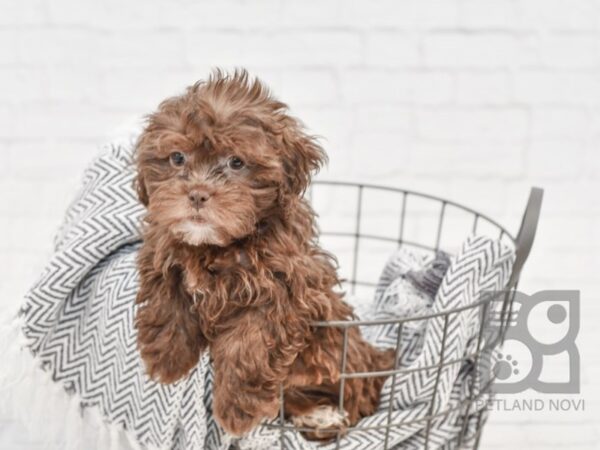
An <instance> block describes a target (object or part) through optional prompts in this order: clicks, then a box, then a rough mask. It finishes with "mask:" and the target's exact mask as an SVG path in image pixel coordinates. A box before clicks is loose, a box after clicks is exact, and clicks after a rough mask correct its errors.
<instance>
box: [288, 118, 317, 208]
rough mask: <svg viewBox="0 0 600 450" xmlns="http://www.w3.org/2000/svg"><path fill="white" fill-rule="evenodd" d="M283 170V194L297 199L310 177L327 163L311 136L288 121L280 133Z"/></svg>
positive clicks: (299, 126) (300, 127)
mask: <svg viewBox="0 0 600 450" xmlns="http://www.w3.org/2000/svg"><path fill="white" fill-rule="evenodd" d="M282 143H283V155H282V159H283V169H284V171H285V176H286V186H285V187H284V188H283V191H284V192H283V194H284V195H285V194H291V195H293V196H295V197H298V196H300V195H302V194H303V193H304V191H305V190H306V188H307V187H308V185H309V184H310V180H311V178H312V175H313V174H314V173H316V172H318V170H319V169H320V168H321V166H323V164H325V163H326V162H327V155H326V154H325V152H324V151H323V149H322V148H321V146H320V145H319V144H318V142H317V140H316V138H315V137H313V136H309V135H307V134H306V133H305V132H304V130H303V129H302V125H301V124H300V123H299V122H298V121H297V120H294V119H291V118H290V119H289V121H288V124H287V125H286V126H285V127H284V129H283V132H282Z"/></svg>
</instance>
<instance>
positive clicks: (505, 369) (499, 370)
mask: <svg viewBox="0 0 600 450" xmlns="http://www.w3.org/2000/svg"><path fill="white" fill-rule="evenodd" d="M496 357H497V358H498V360H497V361H496V364H494V369H493V370H494V375H495V376H496V378H497V379H498V380H507V379H509V378H510V377H511V376H512V375H519V368H518V366H519V362H518V361H517V360H516V359H513V357H512V356H511V355H503V354H502V353H498V354H497V355H496Z"/></svg>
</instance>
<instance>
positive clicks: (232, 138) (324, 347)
mask: <svg viewBox="0 0 600 450" xmlns="http://www.w3.org/2000/svg"><path fill="white" fill-rule="evenodd" d="M136 155H137V166H138V179H137V191H138V195H139V198H140V200H141V201H142V202H143V203H144V204H145V205H146V206H147V209H148V213H147V217H146V222H147V223H146V227H145V231H144V243H143V246H142V248H141V250H140V254H139V259H138V265H139V270H140V276H141V281H140V283H141V286H140V290H139V294H138V297H137V302H138V303H139V308H138V310H137V316H136V327H137V329H138V346H139V349H140V352H141V355H142V358H143V360H144V362H145V364H146V367H147V370H148V373H149V374H150V376H151V377H153V378H154V379H156V380H158V381H160V382H163V383H172V382H174V381H177V380H178V379H180V378H182V377H184V376H186V374H188V373H189V371H190V370H191V369H192V368H193V367H194V366H195V365H196V364H197V362H198V359H199V356H200V354H201V352H202V351H203V350H205V349H208V350H209V352H210V356H211V358H212V361H213V364H214V371H215V386H214V414H215V416H216V418H217V419H218V421H219V423H220V424H221V425H222V426H223V427H224V428H225V429H226V430H227V431H228V432H230V433H232V434H235V435H243V434H245V433H247V432H248V431H249V430H251V429H252V428H253V427H255V426H256V425H257V424H258V423H259V422H261V421H262V420H263V419H265V418H272V417H275V416H276V415H277V412H278V408H279V386H280V385H281V384H283V386H284V390H285V411H286V414H287V415H288V416H300V415H302V414H306V413H309V412H310V411H311V410H313V409H314V408H316V407H317V406H318V405H323V404H329V405H337V403H338V392H339V385H340V367H341V349H342V341H343V330H342V329H340V328H316V327H314V326H313V325H312V323H313V322H315V321H324V320H348V319H351V318H352V310H351V308H350V307H349V306H348V305H347V304H346V303H344V302H343V301H342V296H341V294H339V293H338V292H336V290H335V288H336V286H338V285H339V280H338V277H337V274H336V270H335V261H334V260H333V258H332V257H331V256H330V255H329V254H328V253H326V252H325V251H323V250H322V249H321V248H319V246H318V245H317V240H316V236H317V234H316V229H315V219H314V213H313V211H312V209H311V207H310V206H309V205H308V203H307V202H306V201H305V200H304V199H303V196H302V194H303V192H304V191H305V189H306V188H307V186H308V184H309V182H310V178H311V174H312V173H313V172H314V171H316V170H317V169H318V168H319V167H320V165H321V164H322V163H323V162H324V160H325V154H324V152H323V150H322V149H321V147H320V146H319V145H318V144H317V143H316V142H315V140H314V139H313V138H312V137H310V136H308V135H307V134H305V132H304V130H303V128H302V126H301V124H300V123H299V122H298V121H297V120H296V119H294V118H292V117H291V116H289V115H288V114H287V107H286V106H285V105H284V104H283V103H280V102H279V101H277V100H275V99H273V97H272V96H271V95H270V94H269V92H268V91H267V90H266V89H265V87H264V86H263V85H262V84H261V83H260V82H258V81H252V80H250V79H249V77H248V75H247V73H246V72H245V71H238V72H236V73H234V74H233V75H227V74H224V73H222V72H219V71H217V72H215V73H214V74H213V75H212V76H211V77H210V78H209V79H208V81H206V82H199V83H196V84H195V85H193V86H191V87H189V88H188V89H187V90H186V92H185V93H184V94H183V95H181V96H178V97H173V98H169V99H167V100H165V101H164V102H163V103H161V105H160V106H159V108H158V111H156V112H155V113H153V114H151V115H150V116H149V118H148V123H147V126H146V128H145V130H144V132H143V133H142V135H141V137H140V138H139V141H138V143H137V153H136ZM348 342H349V345H348V357H347V371H348V372H363V371H373V370H382V369H386V368H389V367H391V366H392V364H393V363H392V359H393V356H392V355H391V353H390V352H382V351H379V350H377V349H375V348H374V347H372V346H370V345H369V344H368V343H366V342H365V341H364V340H363V339H362V337H361V335H360V333H359V331H358V329H357V328H350V329H349V339H348ZM383 381H384V379H383V378H382V377H378V378H360V379H349V380H347V382H346V383H345V389H344V408H345V410H346V411H347V413H348V419H349V423H350V424H351V425H352V424H355V423H356V422H357V421H358V420H359V419H360V418H361V417H364V416H366V415H369V414H372V413H373V412H374V411H375V409H376V407H377V404H378V402H379V392H380V388H381V385H382V383H383ZM311 437H322V436H320V435H317V434H313V435H311Z"/></svg>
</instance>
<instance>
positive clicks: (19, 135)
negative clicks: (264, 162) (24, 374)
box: [0, 0, 600, 450]
mask: <svg viewBox="0 0 600 450" xmlns="http://www.w3.org/2000/svg"><path fill="white" fill-rule="evenodd" d="M214 66H222V67H225V68H230V67H234V66H243V67H246V68H248V69H249V70H250V71H251V72H252V73H253V74H254V75H258V76H259V77H260V78H262V79H263V80H264V81H266V82H267V83H268V84H269V85H270V86H271V87H272V89H273V91H274V92H275V94H276V95H277V96H279V97H280V98H281V99H282V100H283V101H285V102H287V103H288V104H289V105H290V106H291V109H292V111H293V113H294V114H295V115H297V116H299V117H300V118H302V120H303V121H304V122H305V123H306V124H307V126H308V127H309V128H310V130H312V132H314V133H315V134H318V135H321V136H323V144H324V146H325V147H326V149H327V151H328V153H329V155H330V164H329V167H328V168H327V169H326V170H325V171H324V172H323V173H322V174H321V175H320V177H321V178H328V179H345V180H354V181H357V180H360V181H365V182H377V183H381V184H390V185H396V186H402V187H406V188H410V189H415V190H421V191H425V192H429V193H432V194H436V195H442V196H445V197H448V198H450V199H453V200H456V201H459V202H462V203H464V204H466V205H469V206H471V207H474V208H476V209H478V210H480V211H482V212H483V213H486V214H489V215H490V216H492V217H494V218H496V219H497V220H499V221H500V222H501V223H503V224H506V225H507V226H508V227H509V228H510V229H511V230H514V231H516V227H517V225H518V222H519V220H520V214H521V212H522V209H523V207H524V202H525V200H526V196H527V194H528V190H529V187H530V186H531V185H539V186H541V187H544V188H545V189H546V198H545V203H544V210H543V216H542V220H541V224H540V228H539V234H538V238H537V241H536V244H535V246H534V251H533V253H532V255H531V258H530V261H529V263H528V264H527V266H526V268H525V272H524V274H523V277H522V281H521V285H520V288H521V290H523V291H525V292H527V293H530V294H532V293H534V292H536V291H538V290H542V289H580V290H581V291H582V297H581V302H582V320H581V322H582V326H581V331H580V335H579V338H578V346H579V349H580V353H581V365H582V394H581V396H579V397H577V398H583V399H584V400H585V411H584V412H581V411H571V412H564V411H558V412H557V411H549V410H544V411H537V412H527V411H525V412H523V411H522V412H516V411H498V412H496V413H494V414H493V416H492V419H491V422H490V424H489V425H488V426H487V429H486V432H485V435H484V443H483V448H506V449H509V448H523V447H525V446H527V447H528V448H530V449H546V448H565V449H567V448H581V449H591V448H600V444H599V442H600V430H599V429H598V422H599V421H600V413H599V412H598V410H599V408H600V387H599V386H600V384H599V383H598V380H599V379H600V354H599V352H598V349H597V343H598V342H599V341H600V326H598V324H597V323H598V322H599V321H600V295H598V288H600V282H599V281H598V269H599V267H600V266H599V264H598V263H599V262H600V257H599V253H600V234H599V233H600V232H599V231H598V230H599V229H600V202H599V201H598V195H599V194H598V193H599V192H600V179H599V175H600V148H599V147H600V1H598V0H569V1H565V0H437V1H436V0H386V1H380V0H372V1H369V0H352V1H344V0H303V1H293V0H254V1H250V0H245V1H244V0H237V1H236V0H225V1H216V0H214V1H208V0H194V1H192V0H175V1H170V2H167V1H164V2H163V1H156V0H145V1H142V0H133V1H132V0H130V1H127V2H122V1H117V0H108V1H102V2H101V1H94V0H52V1H51V0H26V1H23V0H2V1H1V2H0V86H1V87H0V155H1V156H2V158H1V163H0V273H1V274H2V275H1V276H0V308H1V310H2V311H4V313H5V314H6V313H8V312H11V311H13V310H14V309H15V308H16V307H17V306H18V305H19V303H20V302H21V297H22V294H23V293H24V291H25V290H26V289H27V287H28V285H29V284H30V283H31V282H32V281H33V280H34V278H35V277H36V275H37V274H38V273H39V272H40V269H41V268H42V267H43V264H44V261H45V258H46V257H47V255H48V254H49V251H50V248H51V238H52V236H53V233H54V231H55V229H56V227H57V225H58V223H59V222H60V220H61V217H62V214H63V211H64V209H65V207H66V205H67V203H68V201H69V199H70V198H71V197H72V196H73V193H74V191H75V189H76V187H77V185H78V182H79V179H80V176H81V172H82V169H83V168H84V166H85V165H86V163H87V162H89V160H90V159H91V158H92V156H93V155H94V154H95V153H96V152H97V149H98V146H99V145H100V144H102V143H103V142H105V141H106V139H107V137H108V136H110V135H111V133H112V131H113V130H114V129H115V128H117V127H119V126H120V125H122V124H123V123H124V122H125V121H128V120H130V119H131V118H135V117H139V116H140V115H142V114H144V113H147V112H149V111H151V110H152V109H153V108H154V107H155V106H156V105H157V103H158V102H159V101H160V100H161V99H162V98H164V97H165V96H167V95H171V94H174V93H177V92H179V91H181V90H182V88H183V87H184V86H186V85H187V84H191V83H192V82H194V81H195V80H197V79H199V78H203V77H205V76H206V75H207V74H208V72H209V70H210V68H212V67H214ZM559 368H560V367H559ZM0 448H6V449H11V450H14V449H21V448H23V449H34V450H35V449H37V448H38V447H37V446H36V443H35V442H29V441H28V440H27V438H26V437H25V436H23V435H22V434H21V428H20V425H19V424H18V423H16V421H15V420H14V419H13V418H11V417H0ZM39 448H41V447H39Z"/></svg>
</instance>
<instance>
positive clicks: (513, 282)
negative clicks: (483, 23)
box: [265, 181, 542, 450]
mask: <svg viewBox="0 0 600 450" xmlns="http://www.w3.org/2000/svg"><path fill="white" fill-rule="evenodd" d="M315 186H316V187H323V186H325V187H327V186H328V187H334V188H336V189H343V190H345V191H346V192H348V193H353V194H352V195H354V198H355V214H354V217H353V221H354V222H353V230H352V231H340V230H337V231H336V230H329V229H324V230H321V232H320V236H321V237H322V238H323V237H327V236H335V237H338V238H345V239H348V240H350V241H351V248H352V251H351V255H350V262H349V263H350V274H351V275H350V277H349V279H347V280H346V282H345V283H346V285H347V287H348V288H349V290H350V293H351V294H355V292H356V289H357V287H366V288H369V289H371V292H372V291H373V290H374V288H375V286H376V285H377V280H373V281H369V280H363V279H359V277H358V265H359V260H360V257H361V244H362V243H363V242H364V241H367V240H368V241H379V242H383V243H385V244H386V245H388V246H389V250H390V251H393V250H395V249H398V248H400V247H402V246H408V247H414V248H418V249H422V250H429V251H432V252H437V251H439V250H443V249H442V246H441V243H442V235H443V233H444V230H445V228H444V225H445V219H446V215H447V211H448V208H449V207H450V206H451V207H453V208H456V209H458V210H460V211H462V212H463V213H465V214H467V215H468V216H469V217H470V229H469V230H465V234H464V236H463V239H464V238H466V236H467V234H469V232H471V233H477V232H478V230H479V228H480V227H481V225H482V224H483V223H486V224H487V226H488V229H487V230H486V231H487V232H486V234H488V235H490V237H494V234H495V236H497V238H498V239H499V240H501V241H508V242H507V243H509V244H512V245H514V248H515V249H516V259H515V263H514V265H513V272H512V274H511V276H510V278H509V281H508V282H507V283H506V285H505V286H504V288H503V289H502V290H500V291H498V292H496V293H493V294H492V295H483V293H482V295H480V298H479V299H478V300H477V301H475V302H473V303H472V304H470V305H467V306H463V307H460V308H454V309H450V310H446V311H442V312H438V313H431V314H426V315H419V316H415V317H402V318H394V319H385V320H349V321H330V322H315V323H314V324H313V326H314V327H338V328H340V329H341V330H342V332H343V343H342V345H343V348H342V358H341V365H340V373H341V375H340V388H339V405H338V407H339V410H340V412H341V413H343V410H344V395H343V392H344V386H345V383H346V380H348V379H351V378H363V377H380V376H386V377H391V380H392V381H391V387H390V398H394V394H395V391H396V378H397V376H398V375H399V374H403V373H409V372H414V371H426V370H434V369H435V370H436V375H435V385H434V389H433V394H432V398H431V399H430V407H429V410H428V413H427V415H426V417H423V418H419V419H414V420H411V421H403V422H399V423H393V422H392V411H393V402H392V401H390V403H389V407H388V410H387V422H386V424H385V425H372V426H358V425H357V426H353V427H349V428H348V429H346V433H351V432H352V431H358V430H362V431H367V430H375V429H379V430H381V429H384V430H385V439H384V442H383V448H384V449H385V450H388V449H389V448H390V447H389V439H390V431H391V429H392V428H394V427H406V426H409V425H415V424H416V423H423V422H425V425H424V430H425V438H424V448H425V449H428V448H430V445H431V427H432V422H433V421H434V420H436V419H440V418H442V417H444V416H447V415H448V414H450V413H452V412H456V411H457V410H461V411H463V412H464V411H470V408H471V406H472V405H473V403H474V402H477V401H478V400H479V399H480V398H482V396H483V395H484V394H489V393H490V391H491V387H492V383H493V378H491V379H490V380H487V381H486V383H485V384H484V385H482V386H480V388H479V389H478V390H476V389H475V388H474V386H475V385H476V384H477V383H474V382H473V383H471V388H470V393H469V395H468V398H466V399H465V400H464V401H462V402H460V403H459V404H458V405H457V406H455V407H453V408H451V409H445V410H442V411H440V412H436V411H435V410H434V405H435V402H436V395H437V392H438V385H439V382H440V377H441V373H442V369H443V368H444V367H446V366H449V365H452V364H461V365H462V364H464V363H465V362H467V361H472V362H473V367H474V369H473V370H474V376H477V373H478V370H477V369H476V368H477V367H478V365H479V360H480V358H481V356H482V354H483V352H485V351H490V350H492V349H494V348H496V347H497V346H498V345H500V344H501V343H502V342H503V339H504V336H505V334H506V329H507V327H508V325H509V323H510V320H509V318H511V317H512V306H513V300H514V296H515V293H516V289H517V285H518V279H519V274H520V270H521V269H522V267H523V264H524V262H525V260H526V258H527V256H528V254H529V250H530V248H531V245H532V243H533V237H534V235H535V229H536V227H537V221H538V218H539V208H540V206H541V197H542V191H541V190H540V189H537V188H533V189H532V193H531V196H530V199H529V203H528V206H527V208H526V212H525V215H524V219H523V222H522V225H521V229H520V230H519V234H518V235H517V236H516V237H515V236H513V235H512V234H511V233H510V232H508V231H507V230H506V229H505V228H504V227H503V226H501V225H500V224H499V223H497V222H496V221H494V220H493V219H491V218H490V217H488V216H486V215H484V214H482V213H480V212H478V211H475V210H474V209H471V208H468V207H466V206H463V205H460V204H458V203H456V202H453V201H450V200H446V199H443V198H439V197H436V196H433V195H428V194H423V193H419V192H415V191H410V190H405V189H398V188H392V187H386V186H377V185H370V184H358V183H348V182H333V181H318V182H314V183H313V187H311V189H310V190H309V192H308V193H307V195H308V198H309V199H310V200H313V196H314V192H313V191H314V187H315ZM365 192H374V193H376V194H377V193H383V192H385V193H387V194H392V195H393V196H394V197H397V201H398V202H399V203H400V208H399V209H400V218H399V229H398V234H397V236H395V237H391V236H389V235H383V233H382V234H373V233H367V232H365V231H364V230H363V229H362V228H361V219H362V215H363V210H364V205H365V200H364V197H365ZM411 199H426V200H428V201H431V202H435V204H437V208H438V212H437V218H436V222H437V225H436V227H435V236H434V239H433V241H432V242H433V245H431V244H427V243H424V242H419V241H418V240H416V239H409V238H407V237H406V235H405V231H406V225H407V219H408V216H407V204H408V202H409V201H410V200H411ZM371 298H372V295H371ZM495 300H498V301H501V302H502V303H501V305H502V306H501V309H500V313H499V315H498V314H497V315H496V317H492V320H494V319H495V320H498V321H499V327H498V331H497V332H496V334H495V339H493V340H491V341H490V340H489V339H488V341H489V342H486V343H485V345H484V339H483V335H484V332H485V331H486V327H488V326H489V320H490V314H488V313H489V312H490V304H491V302H492V301H495ZM471 308H481V316H480V317H482V318H483V320H481V321H480V327H479V332H478V335H477V338H476V339H477V343H476V351H475V352H474V353H472V354H466V355H463V356H462V357H461V358H455V359H451V360H446V355H445V349H446V336H447V330H448V322H449V319H450V317H451V316H452V315H453V314H457V313H459V312H461V311H464V310H467V309H471ZM441 316H443V320H444V325H443V335H442V340H441V349H440V357H439V361H438V363H437V364H435V365H431V366H427V367H419V368H411V367H406V368H400V367H398V365H399V356H400V349H401V345H400V344H401V337H402V327H403V326H404V324H405V323H407V322H410V321H417V320H427V319H432V318H434V317H441ZM498 316H499V317H498ZM497 323H498V322H497ZM389 324H395V325H397V326H398V335H397V338H396V343H395V350H396V358H395V361H396V365H395V367H394V368H393V369H391V370H385V371H377V372H360V373H357V372H353V373H349V372H347V371H346V359H347V347H348V330H349V329H350V328H351V327H359V326H360V327H371V326H376V325H389ZM284 409H285V404H284V388H283V385H281V386H280V410H279V420H278V423H270V424H267V425H265V426H268V427H269V428H274V429H278V430H279V432H280V448H281V449H282V450H283V449H284V448H285V446H284V435H285V433H286V432H290V431H297V432H308V431H312V429H310V428H302V427H297V426H292V425H286V423H285V414H284ZM485 409H486V407H484V408H481V409H480V410H479V412H478V413H477V415H476V419H475V421H476V425H475V427H474V430H475V432H474V434H473V435H472V436H471V437H470V439H469V441H471V442H472V445H471V446H470V447H469V448H474V449H476V448H478V446H479V440H480V438H481V432H482V428H483V425H484V413H485ZM462 417H463V422H462V425H461V426H460V432H459V434H458V437H457V438H456V440H455V442H452V443H449V444H451V445H452V446H453V447H461V445H462V447H461V448H464V445H463V444H464V442H463V441H464V440H465V434H466V432H467V430H468V425H469V424H468V418H469V415H468V414H463V415H462ZM341 438H342V435H341V433H340V432H337V435H336V438H335V443H336V448H339V446H340V442H341Z"/></svg>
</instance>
